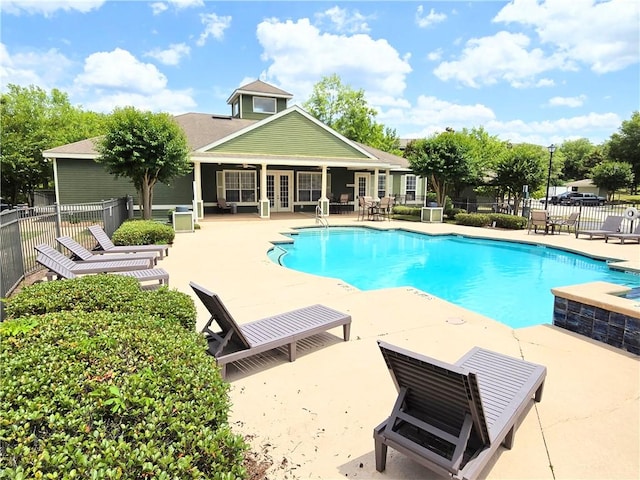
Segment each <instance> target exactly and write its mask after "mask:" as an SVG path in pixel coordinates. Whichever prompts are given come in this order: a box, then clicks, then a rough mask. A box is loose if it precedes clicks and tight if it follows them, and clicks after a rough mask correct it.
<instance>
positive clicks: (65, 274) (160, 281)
mask: <svg viewBox="0 0 640 480" xmlns="http://www.w3.org/2000/svg"><path fill="white" fill-rule="evenodd" d="M36 262H38V263H39V264H40V265H42V266H43V267H45V268H47V269H48V272H47V279H48V280H53V279H54V277H56V276H57V277H58V278H64V279H71V278H76V277H77V276H78V275H77V274H76V273H74V272H72V271H71V270H69V269H68V268H67V267H66V266H64V265H63V264H61V263H58V262H57V261H56V260H55V259H53V258H51V257H49V256H47V255H45V254H43V253H38V255H36ZM110 274H113V275H123V276H125V277H133V278H135V279H136V280H138V283H140V288H142V289H145V290H151V289H156V288H159V287H161V286H163V285H164V286H169V274H168V273H167V272H166V271H165V270H163V269H162V268H149V269H145V270H129V271H127V272H110ZM144 282H153V283H151V284H147V283H144Z"/></svg>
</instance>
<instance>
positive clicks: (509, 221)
mask: <svg viewBox="0 0 640 480" xmlns="http://www.w3.org/2000/svg"><path fill="white" fill-rule="evenodd" d="M455 220H456V223H457V224H459V225H467V226H470V227H488V226H492V225H493V224H494V222H495V227H497V228H505V229H510V230H522V229H523V228H525V227H526V226H527V222H528V220H527V219H526V218H524V217H520V216H518V215H506V214H503V213H458V214H456V216H455Z"/></svg>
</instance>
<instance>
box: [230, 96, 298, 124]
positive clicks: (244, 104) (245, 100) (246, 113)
mask: <svg viewBox="0 0 640 480" xmlns="http://www.w3.org/2000/svg"><path fill="white" fill-rule="evenodd" d="M240 98H241V99H242V100H241V102H240V109H241V111H242V118H245V119H247V120H263V119H265V118H267V117H270V116H271V115H273V114H271V113H256V112H254V111H253V96H252V95H241V97H240ZM267 98H272V97H267ZM286 109H287V99H286V98H276V113H278V112H281V111H283V110H286Z"/></svg>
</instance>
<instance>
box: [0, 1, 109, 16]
mask: <svg viewBox="0 0 640 480" xmlns="http://www.w3.org/2000/svg"><path fill="white" fill-rule="evenodd" d="M105 1H106V0H46V1H43V0H3V1H2V13H9V14H11V15H20V14H21V13H27V14H30V15H44V16H45V17H48V16H50V15H52V14H53V13H55V12H57V11H58V10H62V11H65V12H69V11H77V12H81V13H87V12H90V11H91V10H97V9H98V8H100V7H101V6H102V4H104V3H105Z"/></svg>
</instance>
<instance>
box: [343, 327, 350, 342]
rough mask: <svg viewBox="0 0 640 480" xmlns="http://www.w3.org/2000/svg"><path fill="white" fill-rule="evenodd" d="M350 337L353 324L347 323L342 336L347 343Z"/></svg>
mask: <svg viewBox="0 0 640 480" xmlns="http://www.w3.org/2000/svg"><path fill="white" fill-rule="evenodd" d="M349 335H351V323H345V324H344V325H343V326H342V336H343V337H344V341H345V342H348V341H349Z"/></svg>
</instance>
